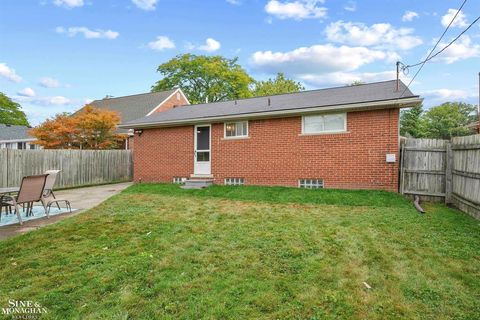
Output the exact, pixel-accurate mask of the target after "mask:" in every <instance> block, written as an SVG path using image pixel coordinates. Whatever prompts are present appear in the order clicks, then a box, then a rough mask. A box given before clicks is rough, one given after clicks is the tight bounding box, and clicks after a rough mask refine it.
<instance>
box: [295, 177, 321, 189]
mask: <svg viewBox="0 0 480 320" xmlns="http://www.w3.org/2000/svg"><path fill="white" fill-rule="evenodd" d="M298 187H299V188H306V189H322V188H323V179H300V180H298Z"/></svg>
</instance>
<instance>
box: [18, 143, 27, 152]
mask: <svg viewBox="0 0 480 320" xmlns="http://www.w3.org/2000/svg"><path fill="white" fill-rule="evenodd" d="M26 148H27V143H26V142H17V149H18V150H23V149H26Z"/></svg>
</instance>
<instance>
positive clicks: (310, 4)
mask: <svg viewBox="0 0 480 320" xmlns="http://www.w3.org/2000/svg"><path fill="white" fill-rule="evenodd" d="M322 3H324V1H323V0H295V1H278V0H270V1H268V3H267V4H266V5H265V11H266V12H267V13H268V14H270V15H272V16H275V17H277V18H279V19H295V20H302V19H321V18H325V17H326V16H327V8H325V7H321V6H320V4H322Z"/></svg>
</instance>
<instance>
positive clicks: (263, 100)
mask: <svg viewBox="0 0 480 320" xmlns="http://www.w3.org/2000/svg"><path fill="white" fill-rule="evenodd" d="M405 87H406V86H405V84H404V83H402V82H400V90H399V91H396V81H395V80H391V81H384V82H376V83H370V84H363V85H358V86H344V87H337V88H328V89H319V90H311V91H303V92H297V93H289V94H280V95H273V96H267V97H257V98H249V99H241V100H233V101H224V102H215V103H207V104H197V105H188V106H181V107H177V108H174V109H171V110H168V111H164V112H160V113H157V114H152V115H151V116H148V117H143V118H140V119H137V120H134V121H129V122H128V121H127V122H124V123H123V124H122V125H124V126H126V127H134V126H135V125H142V124H151V123H159V124H160V123H162V122H173V121H177V122H181V121H188V120H189V119H198V118H206V119H208V118H210V117H224V116H225V117H227V116H233V115H240V116H241V115H242V114H254V113H260V112H270V111H277V112H278V111H287V110H295V109H303V108H310V107H327V106H328V107H330V106H335V105H345V104H354V103H362V102H375V101H383V100H392V99H397V98H400V95H401V94H402V92H403V90H404V89H405ZM412 97H418V96H415V95H414V94H413V93H412V92H411V91H410V90H409V89H407V90H406V91H405V94H404V95H403V96H402V98H412ZM269 101H270V104H269Z"/></svg>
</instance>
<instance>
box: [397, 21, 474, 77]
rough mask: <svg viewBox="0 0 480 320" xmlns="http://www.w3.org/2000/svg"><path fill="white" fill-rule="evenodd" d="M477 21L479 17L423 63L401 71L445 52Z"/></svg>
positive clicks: (405, 67)
mask: <svg viewBox="0 0 480 320" xmlns="http://www.w3.org/2000/svg"><path fill="white" fill-rule="evenodd" d="M478 20H480V16H478V17H477V19H475V20H474V21H473V22H472V23H471V24H470V25H469V26H468V27H467V28H466V29H465V30H463V31H462V32H461V33H460V34H459V35H458V36H456V37H455V39H453V40H452V41H450V43H449V44H447V45H446V46H445V47H443V48H442V49H441V50H439V51H438V52H437V53H435V54H434V55H432V56H431V57H430V58H428V59H425V60H423V61H420V62H419V63H415V64H409V65H406V66H404V67H403V68H402V69H408V68H412V67H416V66H419V65H421V64H422V63H425V62H428V61H430V60H432V59H433V58H435V57H436V56H438V55H439V54H440V53H442V52H443V51H445V50H446V49H447V48H448V47H450V46H451V45H452V44H453V43H454V42H455V41H457V40H458V38H460V37H461V36H462V35H463V34H464V33H465V32H467V31H468V29H470V28H471V27H472V26H473V25H474V24H475V23H477V21H478Z"/></svg>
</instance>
